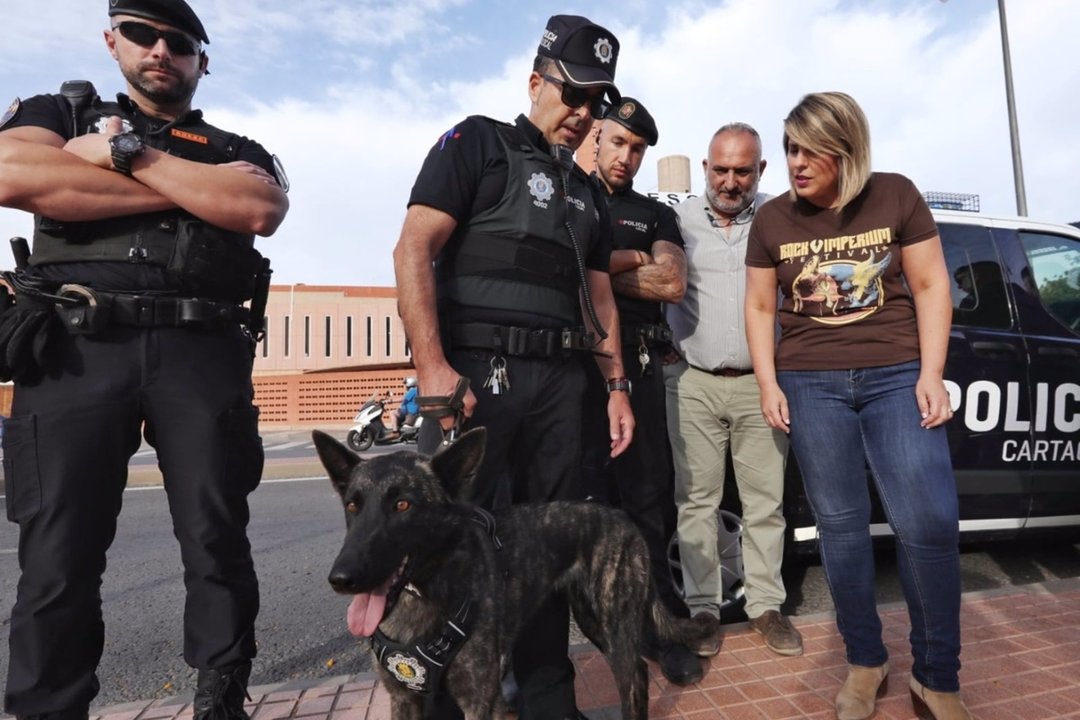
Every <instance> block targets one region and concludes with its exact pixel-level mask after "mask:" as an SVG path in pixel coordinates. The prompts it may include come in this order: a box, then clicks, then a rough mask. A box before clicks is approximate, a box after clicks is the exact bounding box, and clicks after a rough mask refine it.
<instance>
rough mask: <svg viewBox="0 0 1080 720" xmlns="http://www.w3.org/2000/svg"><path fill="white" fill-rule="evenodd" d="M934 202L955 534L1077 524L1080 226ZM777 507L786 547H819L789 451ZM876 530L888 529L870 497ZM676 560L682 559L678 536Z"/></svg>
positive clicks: (732, 552)
mask: <svg viewBox="0 0 1080 720" xmlns="http://www.w3.org/2000/svg"><path fill="white" fill-rule="evenodd" d="M933 212H934V218H935V220H936V221H937V224H938V229H939V231H940V234H941V241H942V246H943V249H944V252H945V260H946V263H947V264H948V268H949V274H950V277H951V278H952V300H953V325H952V331H951V334H950V338H949V352H948V360H947V363H946V367H945V384H946V387H947V388H948V391H949V396H950V400H951V403H952V407H953V410H954V411H955V415H954V417H953V419H952V420H951V421H949V423H948V425H947V429H946V432H947V433H948V437H949V446H950V449H951V452H952V462H953V468H954V470H955V472H956V481H957V490H958V493H959V500H960V532H961V537H962V539H969V540H970V539H974V538H976V537H978V538H983V537H995V536H997V537H1002V536H1010V535H1015V534H1018V533H1026V532H1031V531H1035V530H1045V529H1054V528H1058V529H1070V530H1080V229H1078V228H1076V227H1074V226H1071V225H1056V224H1050V223H1044V222H1038V221H1035V220H1030V219H1028V218H1008V217H992V216H989V215H982V214H975V213H970V212H963V211H950V210H934V211H933ZM729 465H730V463H729ZM729 470H730V469H729ZM729 475H730V472H729ZM724 494H725V498H724V501H725V502H724V505H725V507H724V509H722V510H721V511H720V521H721V522H720V537H719V538H718V541H719V543H720V546H721V555H722V557H723V563H724V568H723V576H724V579H723V582H724V596H725V604H727V603H735V602H738V601H739V600H740V599H741V595H742V592H741V590H742V588H741V585H742V578H741V548H740V544H739V536H740V532H741V523H740V521H739V516H738V507H737V502H736V505H735V506H733V507H728V498H729V496H732V495H736V494H737V490H736V489H735V488H734V483H733V482H732V478H731V477H729V478H728V487H727V489H726V490H725V493H724ZM784 514H785V517H786V518H787V523H788V550H789V551H794V552H797V553H799V552H808V551H809V552H813V551H815V550H816V547H817V546H816V540H817V528H816V527H815V524H814V517H813V514H812V512H811V511H810V506H809V504H808V503H807V501H806V495H805V493H804V491H803V486H802V479H801V477H800V476H799V471H798V464H797V463H796V461H795V458H794V456H790V457H789V459H788V471H787V474H786V478H785V498H784ZM871 532H872V533H873V534H874V535H875V536H881V537H883V536H888V535H891V530H890V528H889V525H888V523H887V522H886V521H885V516H884V513H883V512H882V510H881V507H880V504H879V503H878V502H877V500H876V498H875V501H874V510H873V515H872V519H871ZM673 545H677V543H673ZM671 562H672V565H673V567H677V566H678V559H677V550H676V549H675V548H672V553H671ZM675 575H676V576H677V575H678V573H675Z"/></svg>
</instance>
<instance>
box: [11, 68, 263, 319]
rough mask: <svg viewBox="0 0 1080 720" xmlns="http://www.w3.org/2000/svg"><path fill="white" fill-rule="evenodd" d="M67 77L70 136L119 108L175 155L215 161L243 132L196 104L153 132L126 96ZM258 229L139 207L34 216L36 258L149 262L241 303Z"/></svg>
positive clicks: (178, 280) (202, 291)
mask: <svg viewBox="0 0 1080 720" xmlns="http://www.w3.org/2000/svg"><path fill="white" fill-rule="evenodd" d="M72 85H76V83H65V86H64V88H63V90H62V92H61V94H58V95H55V96H54V97H55V98H56V101H57V103H58V104H59V105H60V107H61V108H63V109H64V111H65V114H66V115H67V116H68V117H69V118H70V120H69V122H70V127H71V136H72V137H75V136H78V135H84V134H86V133H88V132H97V131H98V128H99V123H103V122H104V120H105V118H107V117H109V116H112V115H116V116H119V117H121V118H123V119H125V121H126V122H127V123H130V124H131V126H132V131H133V132H135V133H137V134H138V135H139V136H140V137H141V138H142V139H143V142H145V143H146V144H147V145H149V146H150V147H153V148H156V149H158V150H162V151H165V152H167V153H169V154H171V155H175V156H176V157H180V158H184V159H185V160H192V161H195V162H202V163H207V164H213V165H218V164H222V163H227V162H230V161H232V160H235V159H236V157H237V154H238V152H239V146H240V137H239V136H237V135H234V134H232V133H228V132H225V131H223V130H219V129H217V128H215V127H213V126H211V125H209V124H207V123H206V122H204V121H203V119H202V112H201V111H199V110H194V111H191V112H188V113H187V114H185V115H184V116H182V117H180V118H178V119H176V120H174V121H172V122H170V123H167V124H165V125H163V126H162V127H160V128H157V129H155V130H153V131H151V130H150V128H149V127H148V124H149V122H150V120H149V119H147V118H146V117H145V116H143V115H142V114H140V113H139V112H137V110H136V108H135V105H134V104H133V103H132V102H131V101H130V100H129V99H128V98H127V97H126V96H123V95H120V96H118V97H117V102H105V101H103V100H101V99H100V98H99V97H98V96H97V93H96V92H95V91H94V89H93V86H92V85H90V83H86V82H82V83H78V84H77V85H78V88H79V91H78V92H77V93H73V92H71V91H70V86H72ZM254 244H255V237H254V235H243V234H241V233H235V232H231V231H228V230H224V229H222V228H219V227H216V226H214V225H211V224H209V223H206V222H204V221H202V220H200V219H199V218H197V217H195V216H194V215H192V214H191V213H189V212H186V211H184V210H180V209H175V210H167V211H163V212H153V213H142V214H138V215H127V216H123V217H116V218H109V219H106V220H96V221H87V222H59V221H56V220H52V219H51V218H47V217H43V216H40V215H39V216H35V218H34V247H33V253H32V254H31V255H30V264H31V265H45V264H50V263H64V262H87V261H111V262H130V263H147V264H150V265H156V266H160V267H163V268H165V270H166V275H167V277H168V278H169V280H170V282H172V283H175V289H176V290H178V291H180V292H183V293H187V294H191V295H197V296H208V297H214V298H221V299H228V300H235V301H237V302H243V301H244V300H247V299H249V298H250V297H251V296H252V293H253V291H254V287H255V276H256V274H257V273H258V271H259V269H260V267H261V263H262V256H261V255H260V254H259V253H258V251H256V250H255V248H254Z"/></svg>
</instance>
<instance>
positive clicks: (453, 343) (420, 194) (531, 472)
mask: <svg viewBox="0 0 1080 720" xmlns="http://www.w3.org/2000/svg"><path fill="white" fill-rule="evenodd" d="M618 51H619V43H618V40H617V39H616V38H615V36H614V35H613V34H612V33H611V32H609V31H608V30H606V29H605V28H603V27H601V26H599V25H596V24H594V23H592V22H590V21H589V20H588V19H586V18H583V17H578V16H570V15H556V16H554V17H552V18H551V19H550V20H549V21H548V24H547V28H546V29H545V30H544V33H543V35H542V36H541V39H540V45H539V48H538V49H537V56H536V59H535V61H534V63H533V70H532V73H531V74H530V75H529V81H528V92H529V99H530V101H531V106H530V110H529V113H528V115H521V116H519V117H518V118H517V120H516V121H515V122H514V123H512V124H507V123H501V122H497V121H495V120H491V119H488V118H485V117H480V116H472V117H469V118H467V119H465V120H464V121H462V122H461V123H459V124H458V125H456V126H455V127H453V128H451V129H450V130H449V131H447V132H446V134H444V135H443V136H442V137H441V138H439V140H438V141H437V142H436V143H435V146H434V147H433V148H432V149H431V151H430V152H429V154H428V157H427V159H426V160H425V162H424V165H423V168H422V169H421V171H420V174H419V176H418V178H417V180H416V184H415V185H414V186H413V190H412V195H411V197H410V199H409V209H408V213H407V215H406V218H405V223H404V226H403V228H402V231H401V238H400V240H399V241H398V245H397V248H396V249H395V251H394V261H395V270H396V273H397V287H398V293H399V308H400V312H401V316H402V320H403V321H404V324H405V330H406V332H407V334H408V336H409V341H410V344H411V347H412V355H413V362H414V364H415V365H416V369H417V375H418V376H419V381H420V395H421V398H420V404H421V413H422V414H427V415H428V417H431V418H433V419H436V418H437V420H436V421H435V422H425V423H424V425H423V428H424V431H423V432H426V434H424V436H423V437H422V438H421V440H420V450H421V452H427V453H430V452H432V451H433V450H434V449H435V448H436V447H437V446H438V444H439V441H440V440H442V433H440V432H439V427H440V422H441V423H442V427H443V429H445V430H449V429H450V428H451V426H452V425H453V424H454V422H455V417H454V415H455V413H457V412H459V411H460V415H461V416H462V417H464V418H466V423H467V424H470V425H473V426H484V427H486V428H487V450H486V454H485V457H484V461H483V465H482V467H481V469H480V472H479V475H478V477H477V481H476V486H475V487H476V498H475V499H476V501H477V502H478V503H479V504H481V505H484V506H487V507H492V506H493V505H501V504H505V503H518V502H541V501H549V500H557V499H569V498H579V497H581V487H580V482H579V471H580V459H581V394H582V393H583V392H584V389H585V375H584V371H583V369H582V366H581V363H580V362H579V360H578V358H579V356H580V355H581V354H583V353H590V352H592V351H598V352H599V353H600V354H597V355H596V358H597V364H598V366H599V369H600V372H601V374H602V375H603V377H604V379H605V382H606V387H607V390H608V391H609V394H608V399H607V402H606V407H607V422H606V424H605V425H606V427H607V429H608V433H609V439H608V448H609V452H610V454H612V455H618V454H619V453H621V452H622V451H623V450H624V449H625V448H626V446H627V445H628V444H629V442H630V440H631V438H632V435H633V423H634V420H633V416H632V414H631V411H630V401H629V389H630V388H629V382H628V381H627V380H626V377H625V373H624V371H623V368H622V357H621V354H620V353H619V325H618V315H617V311H616V308H615V302H614V298H613V296H612V291H611V283H610V277H609V275H608V258H609V256H610V253H611V224H610V222H609V221H608V220H607V213H606V209H605V207H604V201H603V196H602V194H601V191H600V189H599V187H598V186H597V185H596V183H595V181H592V180H590V178H589V177H588V176H587V175H586V174H585V173H584V172H583V171H582V170H581V169H580V168H579V167H578V166H577V165H576V164H574V161H573V151H574V150H576V149H577V148H578V147H579V146H580V145H581V143H582V142H583V141H584V140H585V138H586V137H587V135H588V133H589V131H590V129H591V128H592V124H593V121H594V120H595V119H597V118H600V117H602V115H603V113H604V110H605V109H606V106H607V101H608V99H609V98H611V99H614V100H617V99H618V94H617V91H616V89H615V84H614V81H615V65H616V62H617V60H618ZM598 337H602V338H603V339H601V340H599V341H598V342H596V341H595V340H594V339H592V338H598ZM459 400H460V403H459V402H458V401H459ZM568 621H569V611H568V609H567V605H566V600H565V598H564V597H562V596H561V595H558V596H553V597H552V598H551V599H550V600H549V601H548V602H547V603H546V604H545V606H544V607H543V608H542V609H541V611H540V614H539V616H538V617H537V618H536V621H535V622H533V623H532V624H531V625H530V626H529V627H528V628H526V629H525V631H524V632H523V633H522V637H521V639H520V640H519V642H518V643H517V644H516V645H515V647H514V648H513V651H512V656H513V668H514V674H515V676H516V679H517V681H518V684H519V692H518V695H517V711H518V713H519V716H520V717H521V718H523V720H535V719H538V718H539V719H543V720H559V719H561V718H564V717H576V716H577V713H578V711H577V709H576V707H575V701H574V671H573V665H572V664H571V662H570V661H569V659H568V658H567V654H566V653H567V640H568ZM399 640H400V638H399ZM493 670H494V668H493Z"/></svg>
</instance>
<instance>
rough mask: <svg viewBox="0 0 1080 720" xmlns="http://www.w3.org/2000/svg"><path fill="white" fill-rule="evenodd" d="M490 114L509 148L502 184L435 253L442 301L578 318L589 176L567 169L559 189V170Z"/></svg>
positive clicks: (589, 228)
mask: <svg viewBox="0 0 1080 720" xmlns="http://www.w3.org/2000/svg"><path fill="white" fill-rule="evenodd" d="M491 122H492V123H493V125H494V127H495V129H496V131H497V133H498V137H499V141H500V143H501V144H502V146H503V148H504V150H505V151H506V155H507V161H508V165H509V168H508V172H507V180H506V189H505V190H504V191H503V195H502V197H501V198H500V200H499V201H498V202H497V203H496V204H495V205H494V206H492V207H491V208H488V209H486V210H484V211H482V212H479V213H477V214H476V215H474V216H473V217H472V218H470V219H469V221H468V224H467V226H466V227H465V228H464V230H463V232H461V233H460V234H459V235H457V236H455V237H454V238H453V239H452V240H451V241H450V242H449V243H448V244H447V246H446V247H445V248H444V249H443V251H442V253H440V255H439V257H438V259H437V260H436V261H435V275H436V286H437V295H438V298H439V303H440V307H443V308H445V307H446V306H447V305H448V304H449V305H451V306H453V305H456V306H460V307H463V308H469V309H470V310H473V311H475V310H481V311H483V310H493V311H512V312H521V313H527V314H530V315H539V316H543V318H544V319H543V320H541V323H540V324H541V325H543V326H561V327H567V326H577V325H580V324H581V310H580V304H579V300H578V292H579V288H580V286H581V282H580V276H581V275H583V274H584V266H583V263H584V258H585V257H586V256H587V255H588V249H589V247H590V245H591V243H592V242H593V232H594V228H595V227H596V220H597V218H598V213H597V209H596V204H595V200H594V196H593V193H592V192H591V190H590V187H589V183H590V182H592V181H591V180H589V178H587V177H586V176H585V175H584V174H582V173H581V172H580V171H574V172H569V173H567V175H568V178H567V183H568V186H569V187H568V188H567V192H566V195H565V196H564V194H563V173H564V172H565V171H564V170H562V169H561V168H560V167H559V166H558V165H557V164H556V163H555V161H554V160H553V159H552V158H551V157H550V156H549V155H547V154H546V153H544V152H543V151H542V150H540V149H539V148H537V147H536V146H534V145H533V144H532V143H530V142H529V141H528V139H527V138H526V137H525V136H524V134H522V133H521V131H519V130H518V129H517V128H516V127H514V126H512V125H507V124H505V123H496V122H495V121H491ZM568 226H569V228H572V232H573V234H574V236H575V238H576V241H577V243H578V251H579V253H575V250H574V245H573V242H574V241H573V240H572V239H571V234H570V233H571V231H570V230H569V229H568ZM579 263H582V265H581V266H580V267H579ZM470 314H471V315H472V316H473V317H476V316H477V313H476V312H471V313H470ZM481 314H482V313H481Z"/></svg>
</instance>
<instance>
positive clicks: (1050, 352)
mask: <svg viewBox="0 0 1080 720" xmlns="http://www.w3.org/2000/svg"><path fill="white" fill-rule="evenodd" d="M1038 353H1039V354H1040V355H1046V356H1048V357H1059V358H1069V359H1073V358H1080V352H1077V351H1076V350H1075V349H1074V348H1068V347H1059V346H1046V345H1042V346H1040V347H1039V349H1038Z"/></svg>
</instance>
